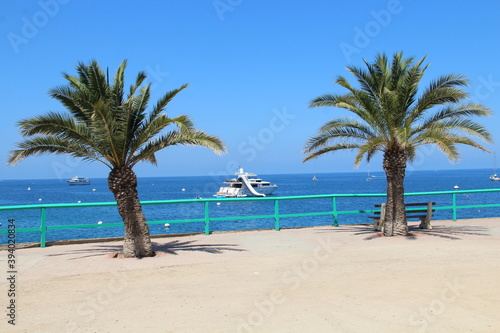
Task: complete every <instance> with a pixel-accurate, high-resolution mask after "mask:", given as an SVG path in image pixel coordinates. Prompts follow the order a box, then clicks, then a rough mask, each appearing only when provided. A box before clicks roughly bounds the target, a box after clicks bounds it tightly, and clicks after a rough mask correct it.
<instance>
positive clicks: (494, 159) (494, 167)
mask: <svg viewBox="0 0 500 333" xmlns="http://www.w3.org/2000/svg"><path fill="white" fill-rule="evenodd" d="M493 172H494V173H493V175H491V176H490V180H493V181H499V180H500V177H499V176H497V158H496V154H495V153H493Z"/></svg>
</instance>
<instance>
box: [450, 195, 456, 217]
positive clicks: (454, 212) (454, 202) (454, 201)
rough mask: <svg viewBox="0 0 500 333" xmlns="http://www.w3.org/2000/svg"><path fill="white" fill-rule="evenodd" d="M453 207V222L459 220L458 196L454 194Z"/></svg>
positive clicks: (452, 196)
mask: <svg viewBox="0 0 500 333" xmlns="http://www.w3.org/2000/svg"><path fill="white" fill-rule="evenodd" d="M451 205H452V207H453V221H456V220H457V194H456V193H452V195H451Z"/></svg>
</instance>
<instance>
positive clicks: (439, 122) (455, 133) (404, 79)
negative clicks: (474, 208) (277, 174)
mask: <svg viewBox="0 0 500 333" xmlns="http://www.w3.org/2000/svg"><path fill="white" fill-rule="evenodd" d="M424 61H425V57H424V58H423V59H421V60H420V61H415V60H414V58H404V57H403V54H402V52H400V53H396V54H394V56H393V59H392V63H389V60H388V59H387V57H386V56H385V55H383V54H380V55H378V56H377V57H376V58H375V61H374V62H373V63H368V62H367V61H366V60H364V63H365V65H366V69H363V68H359V67H354V66H349V67H347V70H348V71H349V72H350V73H351V74H353V75H354V77H355V78H356V80H357V81H358V83H359V85H360V88H355V87H353V86H352V85H351V84H350V83H349V82H348V80H347V79H346V78H344V77H342V76H339V77H338V78H337V80H336V82H335V83H336V84H338V85H340V86H341V87H343V88H345V89H347V92H346V93H345V94H327V95H323V96H320V97H318V98H316V99H314V100H313V101H312V102H311V103H310V107H323V106H333V107H336V108H341V109H345V110H347V111H349V112H351V113H353V114H354V115H355V117H354V118H349V117H339V118H336V119H333V120H330V121H328V122H326V123H325V124H324V125H323V126H322V127H321V128H320V130H319V132H318V134H317V135H315V136H313V137H311V138H310V139H309V140H308V142H307V143H306V145H305V148H304V152H305V154H306V155H307V156H306V158H305V159H304V162H305V161H308V160H310V159H313V158H316V157H318V156H321V155H323V154H326V153H333V152H336V151H338V150H356V151H357V153H356V157H355V161H354V163H355V166H358V165H359V164H360V162H361V161H362V160H363V158H366V160H367V162H369V161H370V159H371V158H372V157H373V156H374V155H375V154H376V153H377V152H382V153H383V168H384V171H385V173H386V178H387V210H386V212H387V213H386V220H385V228H384V235H386V236H394V235H406V234H407V233H408V226H407V223H406V216H405V208H404V177H405V169H406V165H407V162H412V161H413V160H414V159H415V156H416V152H417V148H418V147H420V146H422V145H427V144H430V145H434V146H436V147H437V148H438V149H439V150H440V151H441V152H443V153H444V154H445V155H446V156H447V157H448V159H449V160H451V161H457V160H459V159H460V153H459V152H458V149H457V148H458V147H457V145H459V144H462V145H467V146H472V147H475V148H479V149H481V150H484V151H488V150H487V149H486V148H484V147H483V146H481V145H480V144H479V143H477V142H476V141H474V138H480V139H482V140H484V141H486V142H491V135H490V133H489V132H488V131H487V130H486V129H485V128H484V127H483V126H482V125H480V124H478V123H476V122H475V121H473V120H472V119H471V118H473V117H476V116H478V117H483V116H490V115H491V112H490V110H489V109H488V108H486V107H484V106H482V105H480V104H475V103H471V102H462V101H463V100H464V99H467V98H468V95H467V92H466V91H465V90H464V89H463V87H466V86H467V80H466V79H465V78H464V77H463V76H461V75H453V74H452V75H444V76H441V77H439V78H438V79H437V80H435V81H433V82H431V83H430V84H429V85H428V86H427V87H426V88H425V89H424V90H423V91H422V92H421V93H419V91H418V89H419V84H420V83H421V80H422V77H423V75H424V72H425V70H426V69H427V67H428V65H424Z"/></svg>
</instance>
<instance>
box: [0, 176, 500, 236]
mask: <svg viewBox="0 0 500 333" xmlns="http://www.w3.org/2000/svg"><path fill="white" fill-rule="evenodd" d="M490 174H491V170H486V169H484V170H453V171H449V170H447V171H445V170H440V171H413V172H408V173H407V176H406V179H405V191H406V192H427V191H447V190H453V188H454V186H456V185H458V186H459V187H460V189H461V190H468V189H487V188H500V182H493V181H491V180H489V179H488V177H489V175H490ZM372 176H373V178H372V179H373V181H370V182H369V181H366V177H367V175H366V174H364V173H359V172H352V173H329V174H316V177H317V178H318V181H312V177H313V175H312V174H287V175H259V177H260V178H263V179H264V180H267V181H270V182H272V183H275V184H277V185H278V190H277V192H276V196H296V195H313V194H342V193H385V190H386V188H385V187H386V182H385V176H384V174H383V173H381V172H380V173H372ZM225 178H227V177H224V176H221V177H208V176H207V177H161V178H139V188H138V190H139V196H140V199H141V200H143V201H146V200H169V199H194V198H196V197H197V196H201V197H204V198H211V197H212V195H213V194H214V193H215V192H217V190H218V189H219V187H220V186H221V185H222V182H223V181H224V179H225ZM91 181H92V184H91V185H89V186H69V185H68V184H67V183H66V182H65V181H64V180H46V179H45V180H4V181H0V189H1V190H0V206H6V205H30V204H39V203H46V204H47V203H77V202H78V201H81V202H112V201H114V199H113V195H112V193H111V192H110V191H109V190H108V188H107V181H106V179H92V180H91ZM28 188H29V190H28ZM182 189H185V190H184V191H182ZM451 200H452V199H451V195H447V196H434V197H433V196H424V197H422V196H418V197H411V198H408V199H407V201H408V202H425V201H435V202H436V203H437V205H440V206H448V205H451ZM382 201H383V199H382V198H344V199H342V198H339V199H338V200H337V209H338V210H358V209H367V210H368V209H373V205H374V204H376V203H380V202H382ZM499 201H500V193H485V194H460V195H458V196H457V204H459V205H467V204H485V203H498V202H499ZM143 209H144V212H145V214H146V218H147V219H148V220H149V221H161V220H168V219H187V218H201V217H203V205H202V204H201V203H200V204H189V205H187V204H183V205H159V206H144V207H143ZM328 210H331V200H330V199H314V200H301V201H281V202H280V212H281V213H284V214H293V213H299V212H313V211H328ZM273 211H274V206H273V202H258V203H257V202H223V203H222V204H221V205H220V206H217V205H216V203H210V216H211V217H222V216H248V215H265V214H273ZM368 215H369V214H345V215H340V216H339V223H340V224H352V223H369V222H371V220H370V219H369V218H368V217H367V216H368ZM498 216H500V208H479V209H478V208H475V209H462V210H459V212H458V217H459V218H478V217H498ZM451 217H452V212H451V211H440V210H438V211H436V214H435V219H451ZM9 218H14V219H16V225H17V227H18V228H23V227H38V226H39V223H40V211H39V210H19V211H10V212H0V223H2V226H1V227H0V228H1V229H5V228H6V226H7V220H8V219H9ZM98 221H102V222H103V224H105V223H113V222H121V218H120V216H119V215H118V213H117V210H116V207H94V208H73V209H50V210H48V211H47V224H48V225H49V226H56V225H71V224H93V225H96V224H97V222H98ZM280 222H281V226H282V227H284V228H286V227H298V226H313V225H328V224H332V218H331V217H328V216H316V217H307V218H304V217H301V218H282V219H281V221H280ZM273 227H274V220H273V219H263V220H235V221H219V222H211V226H210V228H211V230H212V231H220V230H240V229H257V228H273ZM150 228H151V233H152V234H176V233H184V232H203V230H204V226H203V224H202V223H201V222H194V223H182V224H171V225H170V227H169V228H165V227H164V226H163V225H152V226H150ZM122 235H123V228H122V227H100V228H82V229H71V230H49V231H48V233H47V241H55V240H63V239H82V238H100V237H115V236H122ZM17 241H18V242H19V243H22V242H36V241H39V234H38V233H37V232H26V233H18V234H17ZM5 243H6V234H2V235H0V244H5Z"/></svg>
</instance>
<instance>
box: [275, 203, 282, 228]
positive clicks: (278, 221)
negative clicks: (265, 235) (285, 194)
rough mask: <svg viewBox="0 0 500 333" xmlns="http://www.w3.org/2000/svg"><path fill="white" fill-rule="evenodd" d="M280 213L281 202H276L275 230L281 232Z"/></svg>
mask: <svg viewBox="0 0 500 333" xmlns="http://www.w3.org/2000/svg"><path fill="white" fill-rule="evenodd" d="M280 229H281V228H280V213H279V201H278V199H276V200H274V230H276V231H280Z"/></svg>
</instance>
